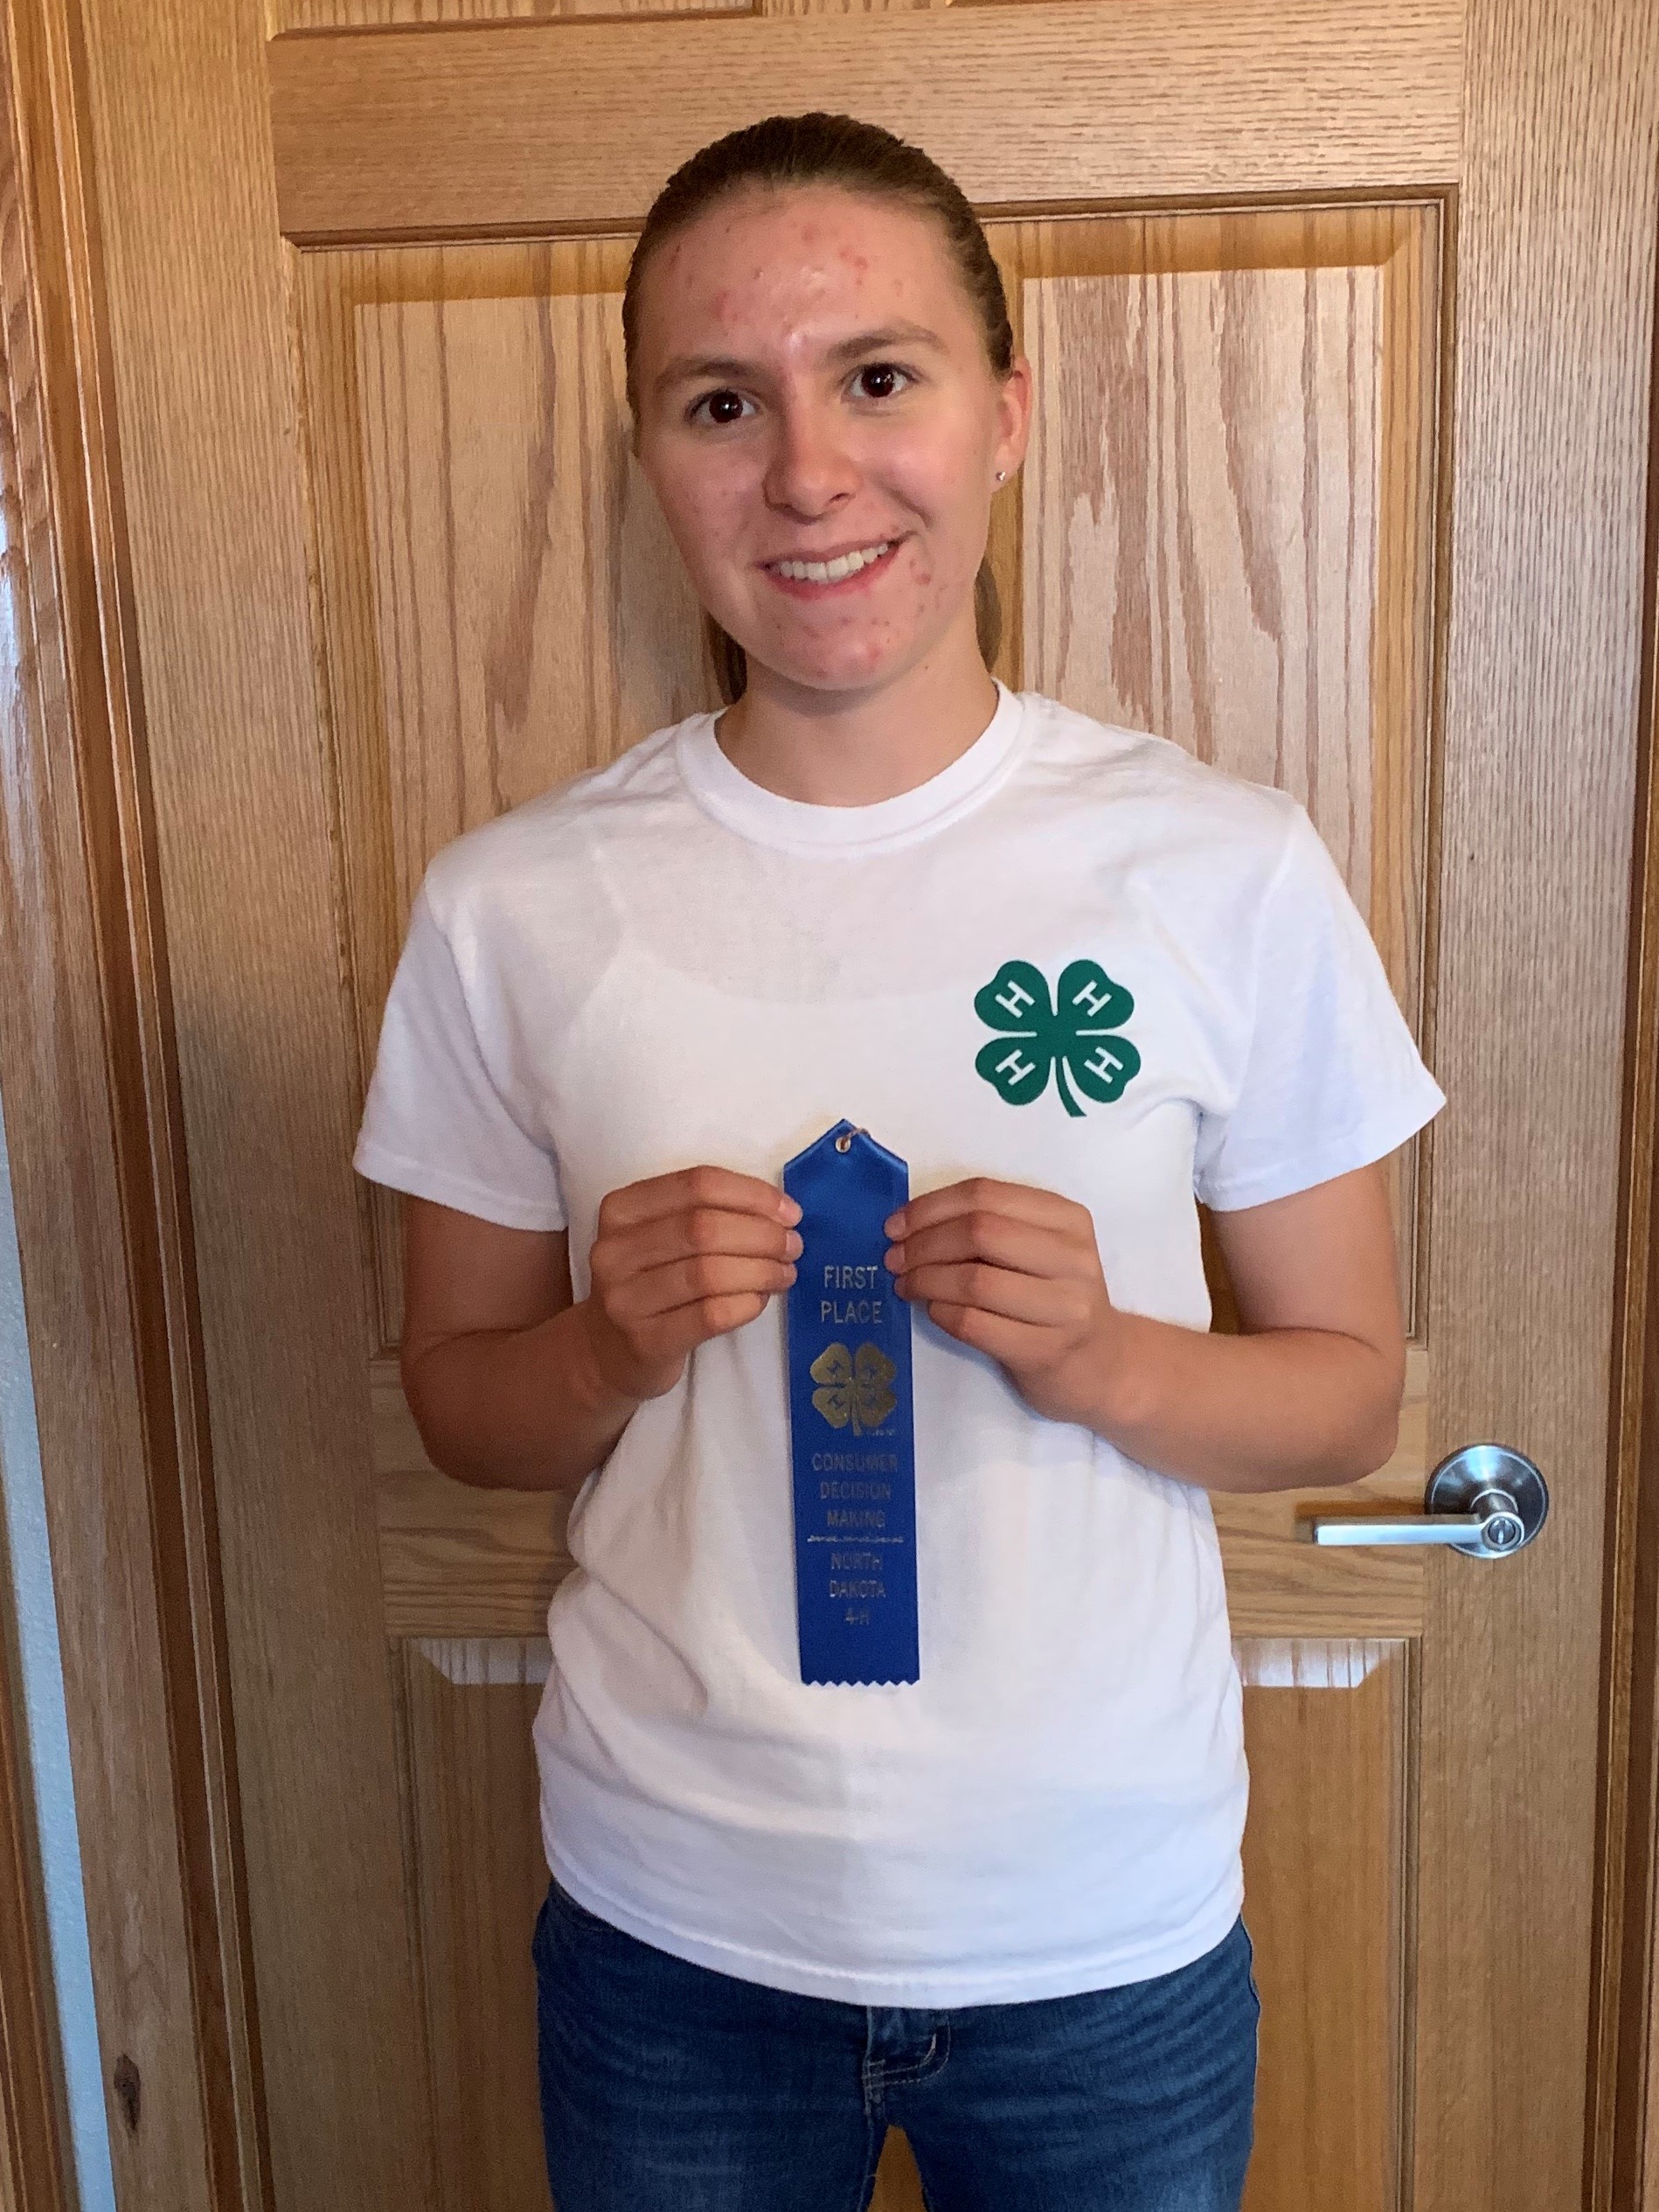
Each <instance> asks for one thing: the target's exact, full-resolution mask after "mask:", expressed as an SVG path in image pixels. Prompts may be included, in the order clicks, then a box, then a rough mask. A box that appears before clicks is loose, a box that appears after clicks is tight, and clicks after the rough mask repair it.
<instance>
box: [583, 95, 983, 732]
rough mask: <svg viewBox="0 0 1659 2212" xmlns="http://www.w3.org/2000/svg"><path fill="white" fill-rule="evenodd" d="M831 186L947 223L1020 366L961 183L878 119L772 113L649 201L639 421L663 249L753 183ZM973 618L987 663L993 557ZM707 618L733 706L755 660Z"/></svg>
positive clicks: (626, 339)
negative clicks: (655, 259) (650, 312)
mask: <svg viewBox="0 0 1659 2212" xmlns="http://www.w3.org/2000/svg"><path fill="white" fill-rule="evenodd" d="M823 184H829V185H835V186H838V187H839V188H840V189H841V190H842V191H849V192H856V193H857V194H859V195H860V196H861V197H863V198H878V199H891V200H896V201H898V202H899V204H900V205H903V206H906V207H910V208H913V209H914V210H915V211H916V212H918V213H919V214H924V215H929V216H931V217H932V218H933V219H934V221H935V222H937V223H938V224H939V226H940V227H941V230H942V231H943V233H944V236H945V242H946V245H947V246H948V248H949V250H950V256H951V259H952V261H954V264H955V267H956V270H957V274H958V275H960V277H961V281H962V286H963V289H965V290H966V292H967V294H968V297H969V299H970V300H971V301H972V302H973V304H974V308H975V312H976V313H977V315H978V316H979V320H980V327H981V329H982V332H983V334H984V339H985V352H986V358H988V359H989V362H990V365H991V368H992V370H993V371H994V372H995V373H996V375H997V376H999V377H1005V376H1006V375H1007V374H1008V372H1009V370H1010V367H1011V366H1012V365H1013V360H1014V333H1013V329H1012V327H1011V325H1010V322H1009V319H1008V300H1007V297H1006V296H1005V294H1004V293H1003V279H1002V275H1001V272H1000V271H999V270H998V268H997V266H996V261H994V260H993V258H992V255H991V250H990V247H989V243H988V242H987V240H986V237H985V233H984V232H983V230H982V229H981V227H980V222H979V218H978V217H977V216H976V215H975V212H974V211H973V209H972V207H971V206H970V205H968V200H967V198H966V197H965V196H964V194H963V192H962V191H961V187H960V185H958V184H956V183H955V182H954V180H953V179H952V178H951V177H948V176H947V175H946V174H945V171H944V170H942V169H941V167H940V166H939V164H938V163H937V162H936V161H934V159H933V158H932V157H931V156H929V155H927V154H925V153H923V152H922V150H921V149H920V147H919V146H912V145H908V144H907V143H906V142H905V140H904V139H902V138H896V137H895V136H893V134H892V131H890V130H884V129H882V127H881V125H880V124H879V123H867V122H859V121H858V119H857V117H856V116H853V115H826V114H824V113H823V112H822V111H820V110H815V111H814V112H813V113H811V114H809V115H768V116H767V118H766V119H765V121H764V122H758V123H750V124H748V125H747V126H746V128H745V129H742V130H734V131H732V132H731V133H730V134H729V135H728V136H726V137H725V138H717V139H715V140H714V141H713V143H711V144H710V145H707V146H705V147H703V148H701V149H700V150H698V152H697V153H695V154H693V155H692V156H691V159H690V160H689V161H686V162H684V163H682V164H681V166H680V167H679V168H678V169H677V170H675V172H674V174H673V175H672V176H671V177H670V178H669V180H668V182H667V184H664V185H663V189H662V191H660V192H659V193H658V194H657V196H656V198H655V199H654V200H653V201H652V203H651V208H650V212H649V214H648V215H647V216H646V218H645V226H644V228H643V229H642V231H641V233H640V234H639V240H638V242H637V243H636V244H635V248H634V257H633V260H632V261H630V262H629V264H628V282H627V284H626V286H625V287H624V289H623V292H622V355H623V360H624V362H625V364H626V369H627V379H628V407H629V408H630V409H631V410H632V411H633V413H634V414H635V416H636V417H637V415H638V413H639V387H638V375H637V371H638V358H639V320H640V287H641V282H642V278H643V276H644V273H645V271H646V269H647V268H649V265H650V261H651V259H652V256H653V255H654V254H656V252H657V250H658V249H659V247H662V246H663V245H664V244H665V243H666V242H667V240H669V239H670V238H672V237H673V236H674V234H675V233H677V231H682V230H684V229H685V228H686V227H687V226H688V225H689V224H691V223H693V222H695V221H696V219H698V216H700V215H702V214H703V213H704V212H705V211H706V210H707V209H708V208H710V207H711V206H712V205H713V204H714V203H715V202H716V201H717V200H719V199H723V198H725V196H726V195H727V194H728V193H730V192H735V191H743V190H745V189H747V188H752V187H759V188H760V189H762V190H767V189H770V190H773V191H779V190H788V189H789V188H790V187H794V186H802V185H823ZM974 615H975V627H976V629H977V631H978V635H979V649H980V651H981V653H982V655H983V656H984V657H985V660H986V663H987V664H989V663H990V662H991V661H993V660H995V658H996V650H997V647H998V646H999V645H1000V643H1002V633H1003V615H1002V607H1001V604H1000V602H999V601H998V599H997V595H996V581H995V579H994V578H993V576H992V574H991V570H990V563H989V561H988V560H982V561H981V563H980V567H979V574H978V576H977V577H976V578H975V585H974ZM704 619H705V623H706V624H707V629H708V634H709V644H710V650H711V655H712V657H713V661H714V669H715V674H716V676H717V678H718V681H719V685H720V692H721V696H722V697H723V698H724V699H725V700H726V702H727V704H728V705H729V704H730V703H731V702H732V700H734V699H740V698H741V697H742V696H743V692H744V690H745V688H746V685H747V683H748V662H747V657H746V655H745V653H744V650H743V648H742V646H741V645H739V643H737V641H736V639H735V638H732V637H728V636H727V635H726V633H725V630H722V629H721V628H720V626H719V624H718V623H717V622H716V621H715V620H714V618H713V617H712V616H705V617H704Z"/></svg>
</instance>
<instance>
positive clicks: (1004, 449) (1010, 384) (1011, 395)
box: [992, 353, 1036, 476]
mask: <svg viewBox="0 0 1659 2212" xmlns="http://www.w3.org/2000/svg"><path fill="white" fill-rule="evenodd" d="M1035 396H1036V391H1035V385H1034V382H1033V379H1032V376H1031V363H1030V362H1029V361H1028V360H1027V359H1026V358H1025V356H1024V354H1023V353H1019V354H1017V355H1016V356H1015V357H1014V362H1013V365H1012V366H1011V367H1010V370H1009V372H1008V374H1007V375H1006V376H1005V377H1004V378H1003V381H1002V384H1001V386H1000V387H999V389H998V391H997V394H996V454H995V456H994V459H993V463H992V465H993V466H994V467H996V468H998V469H1002V470H1006V472H1007V473H1008V475H1010V476H1012V475H1013V473H1014V471H1015V470H1016V469H1017V468H1018V467H1019V465H1020V463H1021V462H1022V461H1024V458H1025V445H1026V441H1027V439H1028V438H1029V437H1030V436H1031V407H1032V404H1033V401H1034V399H1035Z"/></svg>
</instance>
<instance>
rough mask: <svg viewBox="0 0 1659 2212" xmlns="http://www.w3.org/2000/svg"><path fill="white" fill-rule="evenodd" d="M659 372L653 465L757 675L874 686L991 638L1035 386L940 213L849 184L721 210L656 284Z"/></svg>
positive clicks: (650, 432) (645, 459) (656, 261)
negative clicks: (1000, 475)
mask: <svg viewBox="0 0 1659 2212" xmlns="http://www.w3.org/2000/svg"><path fill="white" fill-rule="evenodd" d="M635 369H636V384H637V391H638V404H639V418H638V451H639V456H640V461H641V463H642V466H643V468H644V470H645V473H646V475H647V476H648V477H649V480H650V483H651V486H652V488H653V490H655V492H656V497H657V499H658V501H659V503H660V504H661V506H662V509H663V515H664V517H665V518H666V519H667V522H668V526H669V529H670V532H672V534H673V537H674V540H675V542H676V544H677V546H678V547H679V549H680V553H681V555H682V557H683V558H684V561H685V565H686V567H687V569H688V570H689V571H690V573H691V581H692V583H693V585H694V587H695V588H696V590H697V594H698V598H699V599H700V600H701V601H702V602H703V604H704V605H705V607H706V608H707V609H708V610H709V612H710V613H711V615H712V616H714V618H715V620H716V621H717V622H718V623H719V624H720V625H721V627H722V628H723V629H724V630H726V631H727V632H728V633H729V634H730V635H731V636H732V637H734V638H735V639H736V640H737V642H738V643H739V644H740V645H741V646H743V648H744V649H745V650H746V652H747V653H748V654H749V656H750V658H751V660H752V662H755V663H759V664H760V666H761V667H762V668H765V669H767V670H769V671H773V672H774V674H775V675H776V676H777V677H779V678H781V679H782V680H783V682H784V683H785V684H786V685H789V686H791V687H795V686H800V687H804V688H806V689H808V690H810V691H814V692H836V693H840V692H868V691H871V690H872V689H879V688H880V687H882V686H883V685H885V684H886V683H887V682H889V681H891V680H892V679H893V678H895V677H897V676H899V675H902V674H903V673H905V672H906V671H908V670H909V669H911V668H913V667H914V666H915V665H916V664H918V663H919V662H920V660H922V659H923V658H924V657H925V656H926V655H927V653H928V652H929V650H931V649H932V648H933V647H934V646H935V645H937V644H938V643H940V642H941V640H942V639H943V638H944V637H945V636H946V635H947V633H948V632H949V631H950V630H951V629H952V627H953V625H958V626H960V625H961V623H963V622H964V621H965V622H966V623H968V626H969V635H970V636H971V624H972V603H973V588H974V578H975V574H976V572H977V570H978V567H979V563H980V558H981V556H982V553H983V552H984V548H985V537H986V531H987V528H988V525H989V512H990V501H991V496H992V494H993V492H994V491H995V490H996V472H997V470H1004V471H1010V470H1013V469H1014V468H1015V467H1016V466H1017V464H1018V463H1019V461H1020V459H1021V457H1022V456H1023V454H1024V447H1025V431H1026V424H1027V420H1028V417H1029V414H1030V392H1031V376H1030V371H1029V369H1028V368H1027V366H1026V364H1025V363H1024V361H1023V360H1022V361H1020V362H1018V363H1017V365H1016V367H1015V371H1014V373H1013V374H1012V375H1011V376H1010V377H1009V378H1007V379H1001V378H999V377H998V376H997V375H996V372H994V371H993V369H992V368H991V365H990V363H989V358H988V356H987V353H986V350H985V340H984V337H983V333H982V325H981V323H980V320H979V316H978V314H977V312H976V310H975V307H974V304H973V302H972V300H971V299H970V298H969V296H968V291H967V288H966V287H965V285H964V284H963V282H962V280H961V276H960V275H959V274H958V272H957V270H956V268H955V265H954V262H953V261H952V259H951V255H950V249H949V247H948V245H947V243H946V241H945V237H944V233H943V232H942V230H941V227H940V226H939V224H938V223H937V222H936V221H935V220H934V219H933V218H932V217H930V216H928V215H926V214H922V213H919V212H913V210H911V209H909V208H907V207H905V206H903V205H899V204H897V203H895V202H893V201H891V200H885V199H879V198H858V197H856V196H855V195H854V194H852V193H851V192H848V191H842V190H840V189H838V188H836V187H832V186H831V187H820V186H813V187H810V188H806V187H803V188H798V189H790V190H787V191H772V190H767V191H760V190H756V191H740V192H735V193H733V194H732V195H731V196H730V197H728V198H725V199H722V200H718V201H717V202H716V203H715V205H713V206H712V207H711V208H710V209H708V210H707V211H706V212H705V213H704V214H703V215H702V216H700V217H699V218H698V219H697V220H696V221H695V222H694V223H691V225H689V226H687V227H686V228H685V229H684V231H681V232H679V233H677V234H676V235H675V236H673V237H671V238H670V240H668V241H667V242H666V244H665V245H664V246H663V247H662V248H661V249H660V250H659V251H658V253H657V254H656V255H655V256H654V257H653V259H652V261H650V263H649V266H648V268H647V269H646V271H645V275H644V282H643V284H642V291H641V298H640V317H639V328H638V350H637V358H636V364H635Z"/></svg>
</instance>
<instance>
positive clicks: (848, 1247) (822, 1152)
mask: <svg viewBox="0 0 1659 2212" xmlns="http://www.w3.org/2000/svg"><path fill="white" fill-rule="evenodd" d="M783 1187H784V1189H785V1190H786V1191H787V1192H788V1194H789V1196H790V1197H791V1198H793V1199H794V1200H796V1202H797V1203H798V1204H799V1206H800V1207H801V1219H800V1221H799V1222H798V1223H797V1224H796V1227H797V1228H798V1230H799V1232H800V1236H801V1242H802V1253H801V1257H800V1258H799V1260H797V1261H796V1263H795V1283H794V1287H793V1288H792V1289H791V1290H790V1292H789V1436H790V1444H791V1451H792V1457H793V1459H794V1464H795V1602H796V1620H797V1623H798V1625H799V1631H800V1638H801V1680H802V1681H803V1682H916V1681H920V1679H921V1658H920V1650H919V1647H918V1643H917V1634H916V1444H915V1432H914V1429H913V1423H912V1416H911V1385H910V1308H909V1307H908V1306H907V1305H906V1304H905V1301H904V1300H903V1299H902V1298H901V1297H899V1295H898V1293H897V1292H896V1291H895V1290H894V1289H893V1278H892V1276H891V1275H890V1274H889V1273H888V1271H887V1269H886V1266H885V1263H884V1255H885V1252H886V1249H887V1247H888V1244H889V1243H890V1242H891V1241H892V1240H891V1239H890V1238H889V1237H888V1235H887V1233H886V1230H885V1228H883V1226H882V1224H883V1223H884V1222H885V1221H886V1219H887V1216H888V1215H889V1214H891V1213H892V1212H893V1211H894V1210H895V1208H897V1207H900V1206H902V1205H903V1204H904V1202H905V1200H906V1199H907V1198H908V1197H909V1195H910V1171H909V1169H908V1168H907V1167H906V1165H905V1163H904V1161H903V1160H901V1159H900V1158H899V1157H898V1155H897V1154H896V1153H894V1152H889V1151H885V1150H884V1149H883V1148H882V1146H881V1145H879V1144H877V1143H876V1142H875V1141H874V1139H873V1138H872V1137H869V1136H867V1135H866V1134H865V1132H864V1130H861V1129H855V1128H854V1127H853V1125H852V1123H850V1122H837V1123H836V1126H835V1127H834V1128H833V1129H829V1130H825V1131H824V1133H823V1136H822V1137H820V1138H819V1139H818V1141H817V1143H816V1144H809V1145H808V1147H807V1149H806V1151H804V1152H797V1153H796V1154H795V1158H793V1159H792V1160H791V1161H790V1162H789V1164H788V1166H787V1167H786V1168H785V1169H784V1171H783Z"/></svg>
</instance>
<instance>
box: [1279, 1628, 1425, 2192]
mask: <svg viewBox="0 0 1659 2212" xmlns="http://www.w3.org/2000/svg"><path fill="white" fill-rule="evenodd" d="M1238 1656H1239V1672H1240V1674H1241V1675H1242V1677H1243V1680H1244V1683H1245V1741H1246V1747H1247V1749H1248V1753H1249V1758H1250V1817H1249V1822H1248V1825H1247V1826H1246V1831H1245V1918H1246V1923H1247V1924H1248V1926H1249V1929H1250V1931H1251V1936H1252V1939H1253V1943H1254V1946H1255V1952H1256V1980H1257V1984H1258V1986H1259V1987H1260V1992H1261V2030H1260V2074H1259V2077H1258V2081H1259V2085H1258V2089H1257V2097H1256V2147H1255V2151H1254V2153H1253V2157H1252V2159H1251V2162H1250V2179H1249V2183H1248V2186H1247V2188H1246V2191H1245V2207H1246V2212H1282V2208H1284V2207H1286V2206H1289V2205H1302V2204H1306V2205H1308V2206H1315V2205H1316V2206H1332V2207H1335V2206H1338V2205H1340V2206H1341V2207H1342V2212H1395V2208H1396V2207H1397V2206H1398V2205H1399V2169H1400V2126H1401V2113H1400V2074H1401V2063H1402V2056H1403V2051H1402V2032H1403V2020H1402V2006H1401V1990H1402V1986H1403V1974H1402V1966H1403V1963H1404V1936H1405V1927H1404V1914H1405V1900H1406V1875H1407V1867H1406V1853H1407V1848H1408V1845H1407V1836H1408V1826H1409V1805H1408V1796H1407V1792H1408V1788H1409V1781H1408V1777H1409V1771H1410V1756H1409V1753H1410V1714H1411V1685H1412V1675H1413V1668H1412V1646H1411V1645H1408V1644H1406V1643H1405V1642H1403V1641H1378V1640H1371V1641H1341V1642H1334V1641H1323V1640H1321V1639H1319V1638H1284V1639H1279V1640H1270V1641H1264V1642H1260V1643H1246V1644H1243V1645H1240V1646H1239V1654H1238ZM1315 1803H1317V1804H1318V1805H1319V1806H1320V1807H1321V1813H1320V1817H1319V1818H1318V1819H1316V1820H1315V1819H1309V1818H1308V1808H1309V1806H1310V1805H1313V1804H1315Z"/></svg>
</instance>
